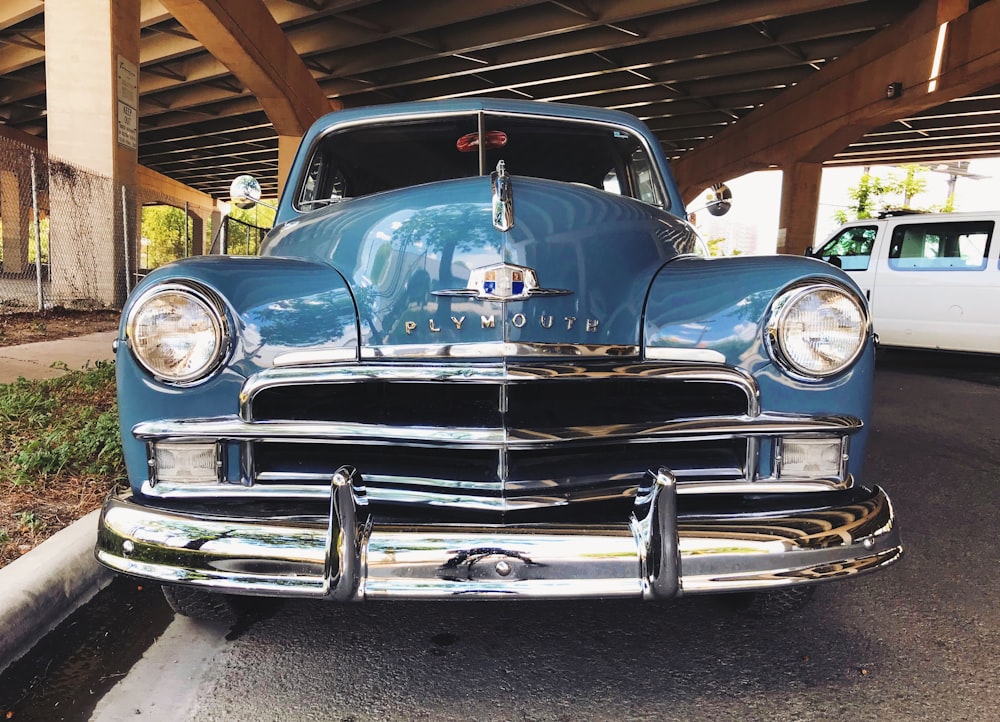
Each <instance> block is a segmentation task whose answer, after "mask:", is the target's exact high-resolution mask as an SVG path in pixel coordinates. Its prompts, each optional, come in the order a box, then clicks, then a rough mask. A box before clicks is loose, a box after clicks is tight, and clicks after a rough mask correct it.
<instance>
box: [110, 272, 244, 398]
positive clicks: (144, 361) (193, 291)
mask: <svg viewBox="0 0 1000 722" xmlns="http://www.w3.org/2000/svg"><path fill="white" fill-rule="evenodd" d="M165 303H166V304H170V303H173V304H185V305H186V307H187V310H188V311H192V310H193V311H194V313H195V315H196V316H195V318H196V320H197V321H198V323H199V324H200V325H201V326H202V328H200V329H194V328H191V329H190V330H189V331H188V332H189V333H191V334H193V335H194V334H196V335H197V337H195V338H193V339H192V340H191V348H190V349H189V350H188V351H187V352H181V355H182V356H185V357H187V359H186V361H185V360H183V359H182V369H181V370H180V371H172V370H171V369H168V368H167V367H166V366H165V365H164V364H163V363H162V362H158V361H157V359H156V357H155V356H154V355H153V353H152V351H153V350H155V349H153V348H150V349H147V348H146V346H147V345H148V344H147V343H144V342H143V338H144V336H148V334H149V333H150V330H151V327H152V325H151V323H150V321H151V319H144V318H143V314H144V312H151V311H152V310H153V308H154V306H156V305H160V306H161V307H162V306H163V304H165ZM199 316H200V318H199ZM161 324H162V319H159V322H158V323H157V324H156V326H161ZM144 325H145V326H147V328H145V329H144V328H143V326H144ZM188 325H189V326H193V325H194V324H193V322H192V321H191V320H188ZM165 332H166V329H164V328H158V329H156V331H155V333H165ZM173 332H174V333H175V334H178V335H182V334H183V333H184V332H185V331H184V329H183V327H182V326H178V327H177V328H176V329H173ZM125 335H126V338H127V340H128V347H129V350H130V351H131V353H132V357H133V358H134V359H135V361H136V363H137V364H139V366H141V367H142V368H143V370H145V371H146V372H147V373H148V374H150V375H151V376H152V377H153V378H155V379H156V380H158V381H161V382H164V383H168V384H172V385H174V386H191V385H194V384H198V383H201V382H202V381H204V380H205V379H207V378H208V377H209V376H210V375H211V374H212V372H214V371H215V370H216V369H217V368H219V366H220V365H221V363H222V361H223V359H224V358H225V357H226V355H227V354H228V352H229V348H230V341H231V336H230V332H229V324H228V323H227V320H226V314H225V311H224V306H223V303H222V301H221V299H220V298H219V297H218V296H217V295H216V294H215V293H214V292H212V291H211V290H209V289H207V288H205V287H204V286H201V285H200V284H196V283H194V282H180V281H168V282H165V283H161V284H159V285H157V286H154V287H152V288H149V289H147V290H146V291H144V292H143V293H142V295H140V296H139V298H137V299H136V301H135V303H133V304H132V305H131V307H130V308H129V311H128V316H127V319H126V322H125ZM206 344H207V346H206ZM199 347H201V348H199ZM192 357H193V358H192Z"/></svg>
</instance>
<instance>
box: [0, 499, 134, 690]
mask: <svg viewBox="0 0 1000 722" xmlns="http://www.w3.org/2000/svg"><path fill="white" fill-rule="evenodd" d="M99 515H100V510H95V511H92V512H91V513H89V514H87V516H85V517H83V518H82V519H80V520H78V521H76V522H74V523H73V524H70V525H69V526H68V527H66V528H65V529H63V530H61V531H59V532H57V533H56V534H54V535H53V536H52V537H50V538H49V539H46V540H45V541H44V542H42V543H41V544H39V545H38V546H37V547H35V548H34V549H32V550H31V551H30V552H28V553H27V554H25V555H24V556H22V557H21V558H19V559H15V560H14V561H13V562H11V563H10V564H8V565H7V566H5V567H3V568H0V672H3V671H4V669H6V668H7V667H8V666H9V665H10V663H11V662H14V661H15V660H16V659H18V658H19V657H21V656H23V655H24V654H25V653H26V652H28V651H29V650H30V649H31V648H32V647H33V646H34V645H35V644H36V643H37V642H38V640H40V639H41V638H42V637H44V636H45V635H46V634H48V633H49V632H50V631H51V630H52V628H53V627H55V626H56V625H57V624H59V623H60V622H61V621H63V620H64V619H65V618H66V617H68V616H69V615H70V614H71V613H72V612H73V611H75V610H76V609H77V607H79V606H80V605H81V604H83V603H84V602H86V601H88V600H89V599H90V598H91V597H92V596H94V595H95V594H96V593H97V592H98V591H100V590H101V589H103V588H104V587H105V586H107V585H108V584H109V583H110V582H111V579H112V578H113V576H114V575H113V574H112V573H111V572H110V571H109V570H107V569H105V568H104V567H102V566H101V565H100V564H98V563H97V560H96V559H94V545H95V543H96V542H97V521H98V517H99Z"/></svg>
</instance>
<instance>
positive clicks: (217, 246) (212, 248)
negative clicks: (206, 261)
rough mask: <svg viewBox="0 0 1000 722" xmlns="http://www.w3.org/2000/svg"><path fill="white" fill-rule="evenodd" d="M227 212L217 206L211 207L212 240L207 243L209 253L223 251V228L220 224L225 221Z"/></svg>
mask: <svg viewBox="0 0 1000 722" xmlns="http://www.w3.org/2000/svg"><path fill="white" fill-rule="evenodd" d="M227 207H228V206H227ZM227 213H228V211H225V212H224V211H223V210H222V208H220V207H219V206H216V207H215V208H213V209H212V240H211V241H210V242H209V244H208V252H209V253H225V250H226V249H225V235H224V233H225V229H224V228H223V227H222V224H223V223H225V218H226V214H227Z"/></svg>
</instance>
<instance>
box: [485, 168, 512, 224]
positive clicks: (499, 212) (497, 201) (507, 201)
mask: <svg viewBox="0 0 1000 722" xmlns="http://www.w3.org/2000/svg"><path fill="white" fill-rule="evenodd" d="M490 188H491V189H492V191H493V227H494V228H496V229H497V230H498V231H509V230H510V229H511V228H513V227H514V190H513V187H512V186H511V183H510V176H509V175H507V165H506V164H505V163H504V162H503V161H500V162H499V163H497V169H496V170H495V171H493V172H492V173H491V174H490Z"/></svg>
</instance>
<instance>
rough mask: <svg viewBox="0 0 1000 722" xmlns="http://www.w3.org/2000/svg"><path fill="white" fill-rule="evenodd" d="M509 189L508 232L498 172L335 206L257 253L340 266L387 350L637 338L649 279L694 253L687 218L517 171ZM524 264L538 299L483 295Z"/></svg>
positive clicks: (280, 233)
mask: <svg viewBox="0 0 1000 722" xmlns="http://www.w3.org/2000/svg"><path fill="white" fill-rule="evenodd" d="M512 190H513V208H514V225H513V227H511V228H510V229H509V230H507V231H500V230H498V229H496V228H495V227H494V225H493V216H492V200H491V185H490V179H489V178H488V177H476V178H465V179H459V180H453V181H444V182H440V183H432V184H427V185H423V186H417V187H411V188H405V189H400V190H396V191H388V192H385V193H379V194H376V195H372V196H366V197H363V198H356V199H349V200H344V201H340V202H339V203H337V204H336V205H333V206H331V207H329V208H326V209H323V210H321V211H317V212H314V213H312V214H309V215H308V216H304V217H302V218H301V219H298V220H294V221H291V222H288V223H286V224H284V225H283V226H281V227H279V228H277V229H275V231H274V232H273V233H272V234H271V235H270V236H269V238H268V240H267V242H266V243H265V244H264V248H263V249H262V255H264V256H282V257H295V258H303V259H307V260H310V261H314V262H317V261H318V262H322V263H326V264H329V265H331V266H333V267H334V268H336V269H337V270H338V271H339V272H340V274H342V275H343V276H344V278H345V279H346V280H347V282H348V284H349V285H350V288H351V292H352V293H353V295H354V298H355V302H356V304H357V307H358V313H359V320H360V327H361V343H362V346H363V347H367V348H369V349H375V350H378V349H381V350H382V351H383V352H384V353H385V354H386V355H391V354H400V355H405V354H407V353H423V352H427V351H428V347H435V348H436V347H441V346H445V347H452V346H455V345H457V344H473V345H478V344H484V343H485V344H491V343H496V342H501V343H512V344H547V343H557V344H585V345H597V344H600V345H629V346H633V345H638V344H639V341H640V333H641V317H642V309H643V305H644V301H645V297H646V294H647V291H648V289H649V287H650V284H651V282H652V280H653V278H654V277H655V275H656V273H657V271H658V270H659V269H660V268H661V267H662V266H663V264H664V263H666V262H667V261H669V260H671V259H672V258H675V257H676V256H678V255H680V254H685V253H691V252H693V251H694V249H695V235H694V231H693V230H692V229H691V227H690V226H689V225H688V224H687V223H685V222H683V221H681V220H679V219H678V218H676V217H674V216H672V215H670V214H669V213H666V212H664V211H662V210H659V209H657V208H654V207H652V206H649V205H647V204H645V203H641V202H638V201H635V200H632V199H629V198H622V197H620V196H617V195H614V194H611V193H606V192H604V191H601V190H597V189H595V188H591V187H588V186H578V185H576V184H569V183H560V182H556V181H547V180H539V179H533V178H524V177H519V176H515V177H513V179H512ZM503 264H506V265H503ZM519 269H520V272H521V274H522V277H523V275H525V274H527V270H525V269H530V270H531V271H533V272H534V278H537V286H538V287H537V289H535V293H534V294H533V295H531V296H530V297H520V298H517V297H514V298H506V299H499V300H498V299H496V298H492V297H489V296H490V295H491V294H488V293H485V292H484V290H483V283H482V281H483V279H484V278H497V279H500V280H499V281H498V282H499V283H500V284H501V286H502V280H503V278H504V277H505V274H506V278H507V280H508V281H509V280H510V278H511V273H512V272H514V274H515V275H514V276H513V278H514V281H515V284H516V282H517V278H518V276H517V275H516V272H517V271H518V270H519ZM491 271H492V272H493V275H492V276H491V275H490V272H491ZM477 279H478V280H479V282H478V283H477ZM529 286H530V283H529ZM489 289H491V290H492V291H494V292H495V294H494V295H502V294H503V291H500V290H497V288H496V287H494V286H489ZM521 289H522V287H521V286H516V288H515V290H514V292H513V293H514V294H515V295H517V290H521ZM510 293H511V292H510V291H508V295H509V294H510ZM438 350H440V349H439V348H438ZM456 353H458V355H461V353H460V349H459V350H456Z"/></svg>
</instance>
